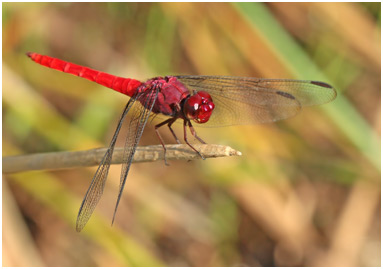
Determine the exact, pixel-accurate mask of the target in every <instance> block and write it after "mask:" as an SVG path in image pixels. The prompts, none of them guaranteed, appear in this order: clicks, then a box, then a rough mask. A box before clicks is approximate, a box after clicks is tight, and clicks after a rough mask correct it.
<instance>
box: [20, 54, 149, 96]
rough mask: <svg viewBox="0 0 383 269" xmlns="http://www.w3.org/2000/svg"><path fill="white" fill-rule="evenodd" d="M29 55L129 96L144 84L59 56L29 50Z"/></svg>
mask: <svg viewBox="0 0 383 269" xmlns="http://www.w3.org/2000/svg"><path fill="white" fill-rule="evenodd" d="M27 55H28V57H29V58H31V59H32V60H33V61H34V62H36V63H39V64H41V65H44V66H46V67H49V68H53V69H56V70H59V71H61V72H65V73H69V74H72V75H75V76H79V77H82V78H86V79H88V80H90V81H94V82H96V83H98V84H101V85H103V86H105V87H108V88H111V89H113V90H115V91H118V92H120V93H123V94H126V95H128V96H133V94H134V93H135V91H136V89H137V88H138V87H139V86H140V85H141V84H142V83H141V82H140V81H138V80H135V79H130V78H122V77H117V76H113V75H110V74H108V73H104V72H100V71H97V70H93V69H90V68H88V67H85V66H81V65H77V64H73V63H70V62H66V61H63V60H60V59H57V58H53V57H49V56H45V55H41V54H38V53H34V52H28V53H27Z"/></svg>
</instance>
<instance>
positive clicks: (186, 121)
mask: <svg viewBox="0 0 383 269" xmlns="http://www.w3.org/2000/svg"><path fill="white" fill-rule="evenodd" d="M186 123H188V126H189V128H190V126H191V123H190V121H189V120H184V140H185V142H186V144H187V145H188V146H189V147H191V148H192V149H193V150H194V151H195V152H197V153H198V155H199V156H200V157H201V158H202V160H205V157H204V156H202V154H201V152H199V151H198V150H196V149H195V148H194V147H193V146H192V145H191V144H190V143H189V141H188V138H187V129H186ZM193 131H194V129H193ZM194 134H195V131H194ZM194 134H193V135H194ZM194 136H195V135H194ZM198 140H200V141H202V143H204V144H206V143H205V142H203V140H202V139H200V138H198Z"/></svg>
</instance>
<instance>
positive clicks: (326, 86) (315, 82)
mask: <svg viewBox="0 0 383 269" xmlns="http://www.w3.org/2000/svg"><path fill="white" fill-rule="evenodd" d="M311 84H314V85H317V86H320V87H325V88H329V89H332V87H331V85H329V84H327V83H324V82H321V81H311Z"/></svg>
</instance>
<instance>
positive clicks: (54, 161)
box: [3, 144, 241, 173]
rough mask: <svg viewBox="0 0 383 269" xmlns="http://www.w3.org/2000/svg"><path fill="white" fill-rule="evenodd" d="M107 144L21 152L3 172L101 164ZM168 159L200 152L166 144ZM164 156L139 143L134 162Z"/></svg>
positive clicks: (211, 150)
mask: <svg viewBox="0 0 383 269" xmlns="http://www.w3.org/2000/svg"><path fill="white" fill-rule="evenodd" d="M194 147H195V148H196V149H197V150H198V151H199V152H201V154H202V155H203V156H204V157H205V158H216V157H227V156H240V155H241V152H239V151H237V150H234V149H232V148H230V147H228V146H222V145H211V144H199V145H194ZM106 150H107V149H106V148H98V149H90V150H84V151H73V152H69V151H64V152H52V153H36V154H29V155H20V156H8V157H3V173H16V172H22V171H29V170H56V169H64V168H73V167H81V166H94V165H99V163H100V162H101V160H102V158H103V156H104V154H105V152H106ZM166 150H167V151H166V159H167V160H193V159H200V157H199V156H198V154H196V152H195V151H193V150H192V149H191V148H190V147H189V146H187V145H184V144H180V145H179V144H177V145H166ZM123 152H124V149H123V148H115V149H114V153H113V158H112V164H120V163H122V155H123ZM163 159H164V150H163V148H162V146H161V145H154V146H145V147H138V148H137V151H136V153H135V155H134V158H133V162H153V161H157V160H163Z"/></svg>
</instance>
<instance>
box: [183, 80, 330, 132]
mask: <svg viewBox="0 0 383 269" xmlns="http://www.w3.org/2000/svg"><path fill="white" fill-rule="evenodd" d="M176 77H177V78H178V79H179V80H180V81H181V82H182V83H184V84H185V85H187V86H188V87H189V88H190V89H191V90H197V91H206V92H208V93H209V94H210V95H211V97H212V99H213V102H214V103H215V109H214V112H213V114H212V116H211V117H210V120H209V121H208V122H207V123H206V127H210V126H226V125H238V124H257V123H268V122H274V121H278V120H281V119H286V118H289V117H292V116H294V115H295V114H297V113H298V112H299V111H300V109H301V107H302V106H311V105H319V104H324V103H327V102H330V101H331V100H333V99H334V98H335V97H336V91H335V90H334V89H333V88H332V87H331V86H330V85H328V84H326V83H323V82H316V81H308V80H288V79H261V78H246V77H226V76H176ZM201 126H202V125H201Z"/></svg>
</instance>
